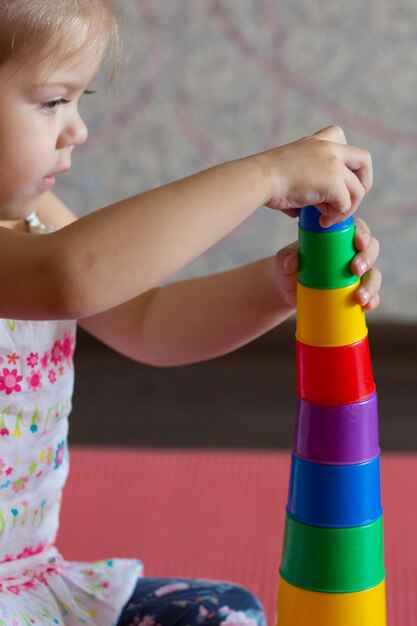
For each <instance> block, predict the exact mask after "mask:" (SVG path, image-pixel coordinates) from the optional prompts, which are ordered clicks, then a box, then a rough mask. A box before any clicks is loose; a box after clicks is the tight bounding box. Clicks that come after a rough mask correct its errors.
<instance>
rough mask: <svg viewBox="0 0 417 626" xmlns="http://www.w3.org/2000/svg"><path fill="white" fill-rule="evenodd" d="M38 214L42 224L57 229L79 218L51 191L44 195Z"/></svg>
mask: <svg viewBox="0 0 417 626" xmlns="http://www.w3.org/2000/svg"><path fill="white" fill-rule="evenodd" d="M37 214H38V217H39V219H40V221H41V222H42V224H45V225H47V226H53V227H54V228H57V229H59V228H63V227H64V226H68V224H71V223H72V222H75V221H76V220H77V219H78V218H77V216H76V215H75V213H74V212H73V211H72V210H71V209H70V208H69V207H68V206H67V205H66V204H65V203H64V202H62V200H60V199H59V198H58V196H56V195H55V194H54V193H52V192H51V191H48V192H47V193H46V194H45V195H44V196H43V198H42V201H41V203H40V205H39V208H38V210H37Z"/></svg>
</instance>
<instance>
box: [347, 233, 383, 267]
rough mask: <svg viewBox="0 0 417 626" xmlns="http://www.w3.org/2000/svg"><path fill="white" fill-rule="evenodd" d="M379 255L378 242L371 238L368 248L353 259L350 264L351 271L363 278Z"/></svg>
mask: <svg viewBox="0 0 417 626" xmlns="http://www.w3.org/2000/svg"><path fill="white" fill-rule="evenodd" d="M378 255H379V241H378V240H377V239H375V237H371V238H370V240H369V244H368V246H366V248H365V249H364V250H362V251H360V252H358V254H357V255H356V256H355V257H354V259H353V260H352V263H351V271H352V273H353V274H356V276H363V275H364V274H365V272H367V271H368V270H369V268H371V267H372V266H373V265H374V264H375V261H376V260H377V258H378Z"/></svg>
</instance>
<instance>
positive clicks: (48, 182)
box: [42, 168, 69, 187]
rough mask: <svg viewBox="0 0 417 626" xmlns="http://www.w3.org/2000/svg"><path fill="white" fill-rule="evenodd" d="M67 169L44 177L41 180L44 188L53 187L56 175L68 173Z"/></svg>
mask: <svg viewBox="0 0 417 626" xmlns="http://www.w3.org/2000/svg"><path fill="white" fill-rule="evenodd" d="M68 170H69V168H66V169H64V170H60V171H59V172H56V173H55V174H48V176H44V177H43V178H42V183H43V185H44V186H45V187H53V186H54V185H55V183H56V176H57V174H63V173H64V172H68Z"/></svg>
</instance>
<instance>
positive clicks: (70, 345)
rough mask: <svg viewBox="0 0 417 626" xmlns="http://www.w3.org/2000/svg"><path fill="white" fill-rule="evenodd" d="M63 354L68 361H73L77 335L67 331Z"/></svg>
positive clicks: (63, 341) (63, 343) (63, 342)
mask: <svg viewBox="0 0 417 626" xmlns="http://www.w3.org/2000/svg"><path fill="white" fill-rule="evenodd" d="M61 347H62V354H63V357H64V359H65V360H66V361H68V362H69V361H71V359H72V356H73V354H74V350H75V337H74V335H72V334H71V333H65V335H64V338H63V340H62V344H61Z"/></svg>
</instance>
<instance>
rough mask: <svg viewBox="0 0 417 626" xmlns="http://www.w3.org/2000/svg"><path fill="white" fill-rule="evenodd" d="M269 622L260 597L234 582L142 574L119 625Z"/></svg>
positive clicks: (260, 625)
mask: <svg viewBox="0 0 417 626" xmlns="http://www.w3.org/2000/svg"><path fill="white" fill-rule="evenodd" d="M174 624H175V626H197V625H198V626H219V625H220V624H224V625H226V626H266V620H265V615H264V612H263V609H262V606H261V605H260V603H259V601H258V600H257V599H256V597H255V596H253V595H252V594H251V593H250V592H249V591H248V590H247V589H244V588H243V587H239V586H238V585H233V584H231V583H223V582H213V581H209V580H192V579H185V578H146V577H145V578H141V579H140V580H139V581H138V583H137V585H136V588H135V591H134V592H133V595H132V597H131V598H130V600H129V602H128V603H127V604H126V606H125V608H124V609H123V612H122V614H121V616H120V618H119V621H118V623H117V626H139V625H140V626H154V625H155V626H174Z"/></svg>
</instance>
